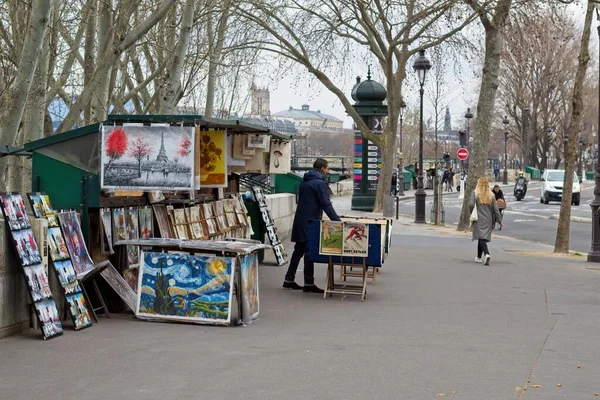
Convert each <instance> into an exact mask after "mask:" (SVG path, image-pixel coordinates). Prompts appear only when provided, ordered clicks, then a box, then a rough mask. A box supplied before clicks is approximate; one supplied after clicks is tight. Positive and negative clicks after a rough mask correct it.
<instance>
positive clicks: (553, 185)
mask: <svg viewBox="0 0 600 400" xmlns="http://www.w3.org/2000/svg"><path fill="white" fill-rule="evenodd" d="M564 179H565V170H564V169H547V170H545V171H544V174H543V175H542V178H541V181H542V187H541V189H540V203H544V204H548V203H549V202H551V201H561V200H562V192H563V182H564ZM580 200H581V185H580V181H579V177H578V176H577V174H576V173H575V172H573V198H572V199H571V202H572V204H573V205H574V206H578V205H579V202H580Z"/></svg>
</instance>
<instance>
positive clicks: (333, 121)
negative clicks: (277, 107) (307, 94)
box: [273, 104, 344, 131]
mask: <svg viewBox="0 0 600 400" xmlns="http://www.w3.org/2000/svg"><path fill="white" fill-rule="evenodd" d="M273 116H274V117H275V118H276V119H283V120H286V121H290V122H292V123H294V125H296V128H297V129H298V130H313V131H314V130H323V129H324V130H335V131H338V130H339V131H341V130H342V129H343V126H344V122H343V121H342V120H341V119H339V118H337V117H334V116H333V115H329V114H325V113H322V112H321V110H317V111H312V110H311V109H310V106H309V105H308V104H303V105H302V108H300V109H295V108H293V107H292V106H290V108H288V109H287V110H285V111H279V112H276V113H275V114H273Z"/></svg>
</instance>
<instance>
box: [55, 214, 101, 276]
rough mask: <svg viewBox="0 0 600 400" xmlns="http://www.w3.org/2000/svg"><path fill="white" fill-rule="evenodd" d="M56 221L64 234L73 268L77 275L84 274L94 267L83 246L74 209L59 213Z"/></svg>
mask: <svg viewBox="0 0 600 400" xmlns="http://www.w3.org/2000/svg"><path fill="white" fill-rule="evenodd" d="M58 221H59V222H60V226H61V228H62V230H63V232H64V234H65V242H66V243H67V248H68V249H69V253H70V254H71V262H72V263H73V268H74V269H75V272H76V273H77V275H78V276H79V275H85V274H86V273H88V272H89V271H91V270H93V269H94V263H93V262H92V259H91V258H90V255H89V254H88V251H87V247H86V246H85V241H84V240H83V234H82V233H81V226H80V225H79V218H78V217H77V213H76V212H74V211H69V212H63V213H60V214H58Z"/></svg>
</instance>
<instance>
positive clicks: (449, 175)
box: [446, 167, 454, 192]
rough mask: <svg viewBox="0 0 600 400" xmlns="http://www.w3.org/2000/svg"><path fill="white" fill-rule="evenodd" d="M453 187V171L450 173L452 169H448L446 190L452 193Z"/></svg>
mask: <svg viewBox="0 0 600 400" xmlns="http://www.w3.org/2000/svg"><path fill="white" fill-rule="evenodd" d="M453 185H454V171H452V167H450V169H448V185H447V188H446V190H447V191H449V192H453V191H454V189H453Z"/></svg>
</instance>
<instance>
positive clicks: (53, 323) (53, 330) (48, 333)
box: [35, 299, 63, 339]
mask: <svg viewBox="0 0 600 400" xmlns="http://www.w3.org/2000/svg"><path fill="white" fill-rule="evenodd" d="M35 310H36V312H37V314H38V317H39V319H40V324H41V326H42V332H43V333H44V339H48V338H51V337H54V336H58V335H61V334H62V333H63V327H62V324H61V322H60V316H59V315H58V310H57V309H56V303H55V302H54V300H52V299H49V300H44V301H40V302H38V303H35Z"/></svg>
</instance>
